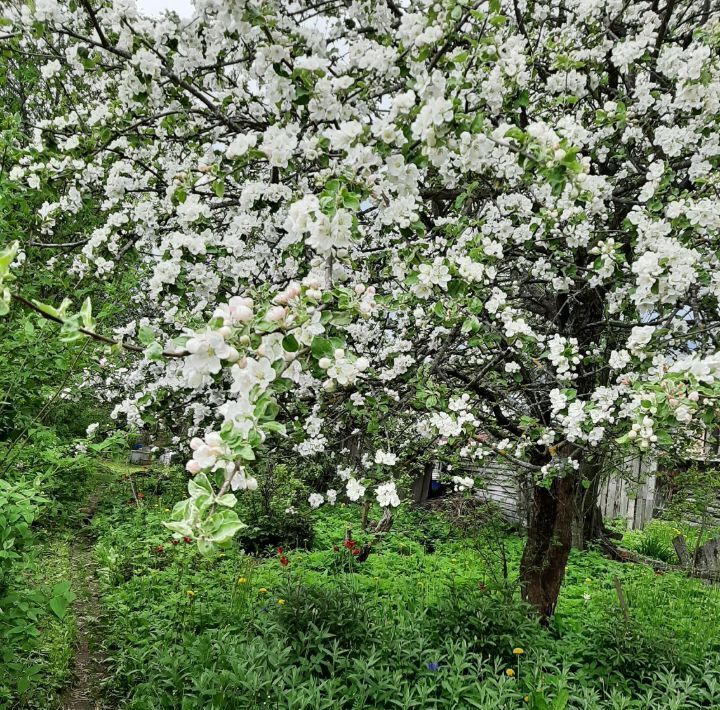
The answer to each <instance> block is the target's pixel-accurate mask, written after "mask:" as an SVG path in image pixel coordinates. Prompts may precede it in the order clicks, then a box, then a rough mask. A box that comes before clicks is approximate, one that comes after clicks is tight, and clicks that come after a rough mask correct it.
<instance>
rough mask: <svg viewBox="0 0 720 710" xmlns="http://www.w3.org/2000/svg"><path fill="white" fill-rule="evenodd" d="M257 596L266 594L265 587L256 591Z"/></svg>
mask: <svg viewBox="0 0 720 710" xmlns="http://www.w3.org/2000/svg"><path fill="white" fill-rule="evenodd" d="M258 594H267V589H265V587H260V589H258Z"/></svg>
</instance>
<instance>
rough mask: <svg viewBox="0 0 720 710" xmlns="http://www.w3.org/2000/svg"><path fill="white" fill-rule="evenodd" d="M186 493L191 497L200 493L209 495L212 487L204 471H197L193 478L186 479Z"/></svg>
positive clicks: (211, 492)
mask: <svg viewBox="0 0 720 710" xmlns="http://www.w3.org/2000/svg"><path fill="white" fill-rule="evenodd" d="M188 493H189V494H190V497H191V498H197V497H199V496H202V495H208V496H211V495H212V494H213V489H212V486H211V485H210V481H209V480H208V477H207V476H206V475H205V474H204V473H198V474H197V476H195V478H191V479H190V480H189V481H188Z"/></svg>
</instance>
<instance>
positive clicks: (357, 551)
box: [350, 547, 360, 555]
mask: <svg viewBox="0 0 720 710" xmlns="http://www.w3.org/2000/svg"><path fill="white" fill-rule="evenodd" d="M350 552H351V553H352V554H353V555H359V554H360V550H358V549H357V547H355V548H353V549H352V550H350Z"/></svg>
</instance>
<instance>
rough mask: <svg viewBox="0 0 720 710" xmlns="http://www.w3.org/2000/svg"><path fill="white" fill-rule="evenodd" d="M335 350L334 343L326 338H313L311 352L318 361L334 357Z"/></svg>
mask: <svg viewBox="0 0 720 710" xmlns="http://www.w3.org/2000/svg"><path fill="white" fill-rule="evenodd" d="M333 350H334V348H333V346H332V343H331V342H330V341H329V340H326V339H325V338H320V337H316V338H313V341H312V344H311V345H310V352H312V354H313V357H315V358H317V359H318V360H319V359H320V358H321V357H332V354H333Z"/></svg>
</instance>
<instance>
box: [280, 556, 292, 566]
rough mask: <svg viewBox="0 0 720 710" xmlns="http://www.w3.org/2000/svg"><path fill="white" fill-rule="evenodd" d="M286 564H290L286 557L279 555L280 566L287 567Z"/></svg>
mask: <svg viewBox="0 0 720 710" xmlns="http://www.w3.org/2000/svg"><path fill="white" fill-rule="evenodd" d="M288 562H290V560H289V559H288V558H287V557H285V555H280V564H281V565H282V566H283V567H287V566H288Z"/></svg>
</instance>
